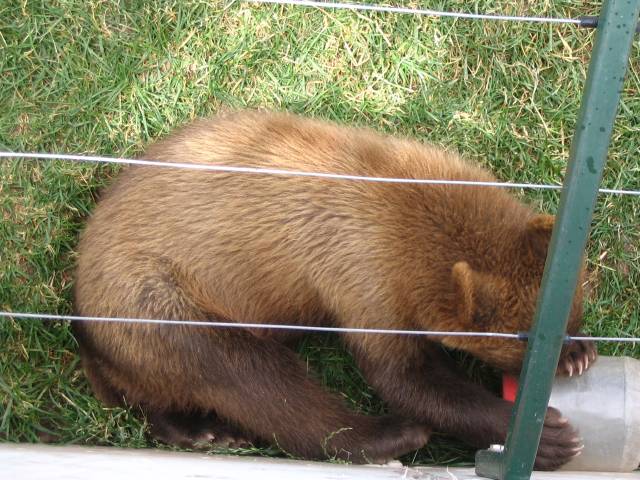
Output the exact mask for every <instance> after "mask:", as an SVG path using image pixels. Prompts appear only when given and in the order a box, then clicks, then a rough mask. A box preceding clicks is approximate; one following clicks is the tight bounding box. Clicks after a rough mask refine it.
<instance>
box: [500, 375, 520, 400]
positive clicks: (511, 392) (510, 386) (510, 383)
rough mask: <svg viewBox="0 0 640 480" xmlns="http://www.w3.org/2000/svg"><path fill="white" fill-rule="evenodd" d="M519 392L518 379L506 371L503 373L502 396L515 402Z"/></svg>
mask: <svg viewBox="0 0 640 480" xmlns="http://www.w3.org/2000/svg"><path fill="white" fill-rule="evenodd" d="M517 392H518V379H517V378H516V377H513V376H511V375H507V374H506V373H505V374H504V375H502V398H504V399H505V400H509V401H510V402H515V401H516V393H517Z"/></svg>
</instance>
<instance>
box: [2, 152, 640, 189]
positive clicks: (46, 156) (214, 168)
mask: <svg viewBox="0 0 640 480" xmlns="http://www.w3.org/2000/svg"><path fill="white" fill-rule="evenodd" d="M0 158H27V159H37V160H68V161H74V162H91V163H113V164H124V165H146V166H154V167H163V168H177V169H188V170H204V171H211V172H229V173H244V174H259V175H282V176H293V177H312V178H323V179H330V180H352V181H364V182H379V183H408V184H425V185H467V186H476V187H497V188H523V189H539V190H562V185H551V184H538V183H516V182H481V181H475V180H446V179H429V178H390V177H368V176H361V175H346V174H339V173H326V172H309V171H301V170H285V169H277V168H262V167H242V166H231V165H216V164H204V163H180V162H159V161H156V160H143V159H132V158H115V157H100V156H92V155H69V154H58V153H26V152H0ZM598 191H599V192H600V193H603V194H615V195H633V196H640V190H619V189H611V188H601V189H599V190H598Z"/></svg>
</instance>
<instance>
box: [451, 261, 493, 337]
mask: <svg viewBox="0 0 640 480" xmlns="http://www.w3.org/2000/svg"><path fill="white" fill-rule="evenodd" d="M451 277H452V280H453V284H454V291H455V295H456V298H455V302H456V305H457V314H458V319H459V320H460V323H461V325H463V326H464V327H463V328H468V329H469V330H473V331H476V330H485V329H487V328H488V327H489V325H491V324H492V323H493V322H495V318H494V317H495V301H496V291H495V288H496V287H497V285H496V284H495V280H494V279H492V277H491V276H488V275H484V274H482V273H480V272H477V271H475V270H474V269H473V268H471V266H470V265H469V264H468V263H467V262H457V263H456V264H455V265H454V266H453V268H452V269H451Z"/></svg>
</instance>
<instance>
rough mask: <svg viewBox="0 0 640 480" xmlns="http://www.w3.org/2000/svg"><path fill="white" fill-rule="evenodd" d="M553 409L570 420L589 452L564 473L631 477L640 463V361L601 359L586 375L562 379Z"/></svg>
mask: <svg viewBox="0 0 640 480" xmlns="http://www.w3.org/2000/svg"><path fill="white" fill-rule="evenodd" d="M549 405H551V406H553V407H556V408H557V409H558V410H560V411H561V412H562V415H563V416H564V417H566V418H568V419H569V421H570V422H571V424H572V425H573V426H574V427H576V428H577V429H578V430H579V432H580V436H581V437H582V438H583V440H584V450H583V451H582V454H581V455H579V456H577V457H576V458H575V459H573V460H572V461H571V462H569V463H567V464H566V465H565V466H564V467H563V469H564V470H580V471H600V472H603V471H608V472H630V471H633V470H635V469H636V468H637V467H638V465H639V464H640V361H638V360H635V359H633V358H630V357H599V358H598V359H597V361H596V362H595V363H594V364H593V366H592V367H591V368H590V369H589V370H587V372H585V373H584V374H583V375H582V376H575V375H574V376H573V377H557V378H556V380H555V382H554V384H553V389H552V391H551V398H550V400H549Z"/></svg>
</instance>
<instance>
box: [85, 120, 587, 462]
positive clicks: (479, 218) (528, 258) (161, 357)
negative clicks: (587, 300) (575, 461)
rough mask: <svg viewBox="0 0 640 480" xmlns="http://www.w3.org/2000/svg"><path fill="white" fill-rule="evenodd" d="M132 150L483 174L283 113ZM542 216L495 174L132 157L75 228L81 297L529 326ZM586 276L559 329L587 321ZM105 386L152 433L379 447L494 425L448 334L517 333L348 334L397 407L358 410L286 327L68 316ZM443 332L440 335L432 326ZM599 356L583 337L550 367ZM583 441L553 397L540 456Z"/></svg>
mask: <svg viewBox="0 0 640 480" xmlns="http://www.w3.org/2000/svg"><path fill="white" fill-rule="evenodd" d="M143 157H144V158H146V159H153V160H157V161H167V162H169V161H170V162H183V163H194V164H215V165H230V166H249V167H257V168H277V169H284V170H287V169H288V170H303V171H307V172H320V173H325V172H333V173H339V174H348V175H358V176H372V177H401V178H410V179H420V178H428V179H449V180H481V181H495V179H494V177H493V176H491V175H490V174H489V173H487V172H486V171H485V170H483V169H481V168H479V167H477V166H473V165H471V164H469V163H467V162H466V161H464V160H462V159H461V158H459V157H458V156H457V155H455V154H453V153H449V152H446V151H443V150H441V149H438V148H435V147H432V146H428V145H424V144H421V143H418V142H415V141H410V140H404V139H395V138H390V137H387V136H383V135H380V134H377V133H374V132H372V131H369V130H365V129H355V128H346V127H342V126H338V125H334V124H330V123H324V122H320V121H316V120H310V119H304V118H300V117H297V116H294V115H288V114H280V113H260V112H237V113H231V114H227V115H223V116H219V117H216V118H213V119H209V120H200V121H196V122H194V123H192V124H190V125H188V126H186V127H184V128H182V129H181V130H179V131H177V132H176V133H174V134H172V135H170V136H168V137H167V138H166V139H164V140H162V141H159V142H158V143H156V144H155V145H152V146H151V147H150V148H149V149H148V150H147V151H146V152H145V154H144V156H143ZM552 225H553V218H552V217H550V216H545V215H540V214H536V213H534V212H533V211H532V209H531V208H529V207H527V206H525V205H524V204H522V203H521V202H519V201H517V200H516V199H515V198H514V197H513V196H511V195H510V194H509V193H508V192H507V191H505V190H504V189H502V188H496V187H479V186H465V185H424V184H397V183H377V182H370V181H362V180H353V181H348V180H336V179H329V178H311V177H294V176H286V175H285V176H282V175H280V176H276V175H266V174H238V173H229V172H211V171H198V170H187V169H176V168H159V167H148V166H133V167H129V168H127V169H125V170H124V171H123V172H122V173H121V174H120V175H119V176H118V178H117V179H116V180H115V182H114V183H113V184H112V185H111V186H110V187H109V188H108V189H107V190H106V191H105V192H104V194H103V195H102V197H101V199H100V200H99V202H98V205H97V207H96V209H95V212H94V213H93V215H92V217H91V218H90V219H89V221H88V224H87V226H86V229H85V230H84V232H83V234H82V236H81V240H80V244H79V247H78V252H79V257H78V265H77V273H76V281H75V308H76V311H77V313H78V314H80V315H87V316H104V317H128V318H151V319H172V320H195V321H207V320H208V321H225V322H237V323H243V322H250V323H280V324H294V325H310V326H338V327H362V328H379V329H413V330H416V329H424V330H443V331H469V330H471V331H481V332H519V331H527V330H529V328H530V326H531V323H532V318H533V314H534V310H535V304H536V297H537V295H538V289H539V284H540V281H541V276H542V271H543V266H544V261H545V256H546V252H547V247H548V244H549V238H550V234H551V229H552ZM581 303H582V289H581V288H580V287H579V288H578V291H577V294H576V297H575V299H574V300H573V308H572V313H571V318H570V320H569V327H568V332H569V333H571V334H574V333H576V332H577V331H578V329H579V327H580V324H581V315H582V308H581ZM74 331H75V334H76V336H77V339H78V341H79V344H80V351H81V356H82V360H83V365H84V368H85V371H86V373H87V376H88V378H89V380H90V382H91V384H92V387H93V389H94V391H95V393H96V395H97V396H98V397H99V398H100V399H101V400H102V401H103V402H105V403H106V404H108V405H117V404H123V402H126V404H127V405H137V406H139V407H140V408H142V409H143V410H144V411H145V412H146V416H147V418H148V420H149V423H150V425H151V431H152V434H153V435H154V436H155V437H156V438H158V439H160V440H162V441H165V442H168V443H173V444H178V445H182V446H194V445H196V444H199V443H200V442H213V443H218V444H228V445H239V444H242V443H243V442H253V441H264V442H271V443H272V444H277V445H278V446H280V447H281V448H282V449H283V450H284V451H286V452H288V453H290V454H292V455H295V456H299V457H304V458H327V457H329V458H340V459H345V460H350V461H353V462H384V461H387V460H389V459H392V458H395V457H397V456H399V455H401V454H404V453H407V452H409V451H412V450H415V449H417V448H419V447H421V446H422V445H423V444H425V443H426V441H427V439H428V437H429V433H430V431H431V430H432V429H433V430H436V431H439V432H445V433H448V434H452V435H454V436H457V437H459V438H460V439H462V440H464V441H466V442H468V443H469V444H471V445H473V446H476V447H487V446H488V445H489V444H491V443H501V442H503V441H504V439H505V436H506V432H507V426H508V422H509V417H510V413H511V404H510V403H508V402H506V401H504V400H502V399H500V398H497V397H496V396H494V395H493V394H491V393H490V392H489V391H487V390H486V389H485V388H483V387H482V386H480V385H478V384H476V383H473V382H472V381H470V380H469V379H468V378H466V377H465V375H463V374H462V373H461V372H459V371H457V369H456V367H455V366H453V365H452V364H451V362H450V360H449V357H448V356H447V355H446V353H445V352H444V351H443V349H442V345H444V346H446V347H450V348H453V349H460V350H464V351H466V352H469V353H471V354H472V355H474V356H476V357H477V358H479V359H481V360H483V361H485V362H488V363H489V364H491V365H493V366H495V367H497V368H499V369H502V370H504V371H508V372H517V371H518V370H519V369H520V367H521V364H522V359H523V353H524V349H525V345H524V343H523V342H519V341H517V340H509V339H497V338H478V337H457V336H448V337H430V338H426V337H423V336H406V335H389V334H383V335H381V334H361V333H358V334H356V333H351V334H344V335H342V336H341V338H342V340H343V341H344V344H345V346H346V348H347V349H348V350H349V351H350V352H351V354H352V355H353V356H354V358H355V360H356V362H357V364H358V366H359V368H360V369H361V371H362V373H363V375H364V377H365V378H366V379H367V381H368V382H369V383H370V385H371V386H372V387H373V388H374V389H375V390H376V392H377V393H378V394H379V395H380V397H381V398H382V399H383V400H384V402H385V403H386V405H387V406H388V408H389V410H390V412H391V413H390V414H389V415H386V416H380V417H374V416H367V415H362V414H358V413H356V412H353V411H350V410H349V409H348V408H347V407H346V406H345V405H344V404H343V402H342V401H341V400H340V398H339V397H338V396H336V395H335V394H332V393H330V392H328V391H327V390H325V389H324V388H323V387H322V386H321V384H320V383H319V382H318V381H317V380H316V379H315V378H314V377H313V375H312V374H310V373H309V372H308V369H307V368H306V365H305V364H304V362H303V361H302V360H301V359H300V358H299V357H298V356H297V355H296V353H295V350H294V349H292V345H293V342H294V341H295V340H296V339H297V338H298V337H299V335H300V334H299V332H293V331H286V330H275V329H257V328H246V329H241V328H212V327H198V326H188V325H154V324H121V323H118V324H117V323H75V325H74ZM440 344H441V345H440ZM594 359H595V349H594V347H593V345H592V344H591V343H590V342H578V343H575V344H573V345H571V346H569V347H567V348H565V351H564V352H563V359H562V361H561V368H559V370H562V371H570V370H571V371H573V370H575V371H580V372H581V371H582V370H583V369H585V368H586V367H587V366H588V363H589V361H590V360H591V361H592V360H594ZM579 451H580V439H579V438H578V436H577V434H576V432H575V431H574V430H573V429H572V427H571V426H570V425H569V423H568V422H567V420H566V419H564V418H562V417H561V416H560V413H559V412H557V411H556V410H553V409H549V411H548V414H547V416H546V420H545V425H544V429H543V433H542V439H541V443H540V448H539V451H538V456H537V460H536V467H537V468H543V469H550V468H556V467H557V466H559V465H561V464H563V463H565V462H566V461H568V460H569V459H570V458H571V457H572V456H574V455H576V454H577V453H579Z"/></svg>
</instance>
